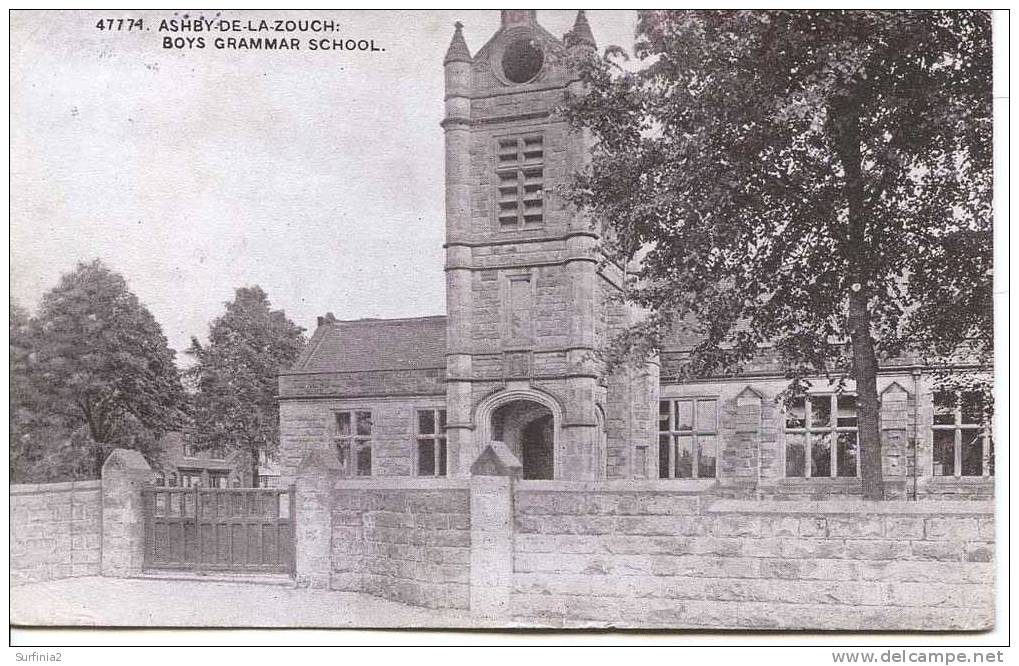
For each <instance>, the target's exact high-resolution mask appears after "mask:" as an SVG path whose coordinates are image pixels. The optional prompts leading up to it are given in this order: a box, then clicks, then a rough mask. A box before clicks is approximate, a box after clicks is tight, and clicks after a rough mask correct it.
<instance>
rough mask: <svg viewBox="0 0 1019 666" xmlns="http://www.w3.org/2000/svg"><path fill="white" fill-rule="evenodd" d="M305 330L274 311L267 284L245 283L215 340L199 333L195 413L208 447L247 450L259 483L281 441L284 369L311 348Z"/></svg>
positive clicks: (218, 324) (212, 334)
mask: <svg viewBox="0 0 1019 666" xmlns="http://www.w3.org/2000/svg"><path fill="white" fill-rule="evenodd" d="M303 333H304V329H303V328H301V327H299V326H297V325H296V324H294V323H293V322H292V321H290V320H289V319H288V318H287V316H286V313H284V312H283V311H282V310H273V309H271V304H270V302H269V297H268V295H266V293H265V292H264V291H263V290H262V289H261V288H260V287H257V286H255V287H242V288H240V289H237V290H236V292H235V296H234V300H233V301H231V302H229V303H226V312H225V313H224V314H222V315H221V316H219V317H217V318H216V319H215V320H214V321H213V322H212V324H211V325H210V327H209V342H208V344H205V345H203V344H201V343H200V342H199V341H198V339H197V338H192V339H191V347H190V348H189V349H188V351H187V353H188V354H189V355H191V356H192V357H193V358H194V359H195V361H196V362H195V365H194V366H193V367H191V368H190V369H189V370H188V376H189V379H190V380H191V382H192V383H193V387H194V395H193V396H192V400H191V404H192V410H191V412H192V418H193V427H194V431H195V435H196V441H197V445H198V446H199V447H200V448H204V449H208V448H212V447H222V448H224V449H225V450H228V451H240V452H241V453H243V454H244V455H245V456H246V457H247V459H248V461H249V463H250V465H251V475H252V483H253V484H255V483H257V482H258V467H259V462H260V461H259V459H260V457H262V456H268V457H274V456H275V454H276V451H277V449H278V447H279V407H278V405H277V403H276V392H277V388H276V387H277V374H278V372H279V371H280V370H282V369H286V368H288V367H290V366H291V365H292V364H293V363H294V362H295V361H296V360H297V357H298V355H299V354H300V352H301V349H302V347H303V346H304V334H303Z"/></svg>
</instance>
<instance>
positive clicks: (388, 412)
mask: <svg viewBox="0 0 1019 666" xmlns="http://www.w3.org/2000/svg"><path fill="white" fill-rule="evenodd" d="M445 406H446V400H445V396H444V395H438V396H436V395H427V394H426V395H419V396H406V397H388V398H387V397H381V396H380V397H362V398H353V397H351V398H344V399H338V398H333V399H318V400H308V401H303V400H302V401H296V400H287V401H282V402H281V403H280V477H281V483H283V484H284V485H285V484H288V483H290V482H291V480H292V479H293V478H294V474H295V472H296V469H297V466H298V465H299V464H300V462H301V460H302V459H303V458H304V456H306V455H307V454H308V453H310V452H312V451H324V452H327V453H328V454H329V455H331V456H333V457H334V458H335V457H336V449H335V438H336V412H337V411H339V410H345V411H368V412H371V415H372V435H371V442H372V475H373V476H404V477H406V476H410V475H411V474H413V473H414V460H413V455H414V447H415V436H414V419H415V411H416V410H418V409H443V408H445Z"/></svg>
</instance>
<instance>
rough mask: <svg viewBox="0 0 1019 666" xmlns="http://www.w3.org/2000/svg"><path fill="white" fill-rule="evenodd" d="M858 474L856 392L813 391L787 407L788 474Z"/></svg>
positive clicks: (786, 452)
mask: <svg viewBox="0 0 1019 666" xmlns="http://www.w3.org/2000/svg"><path fill="white" fill-rule="evenodd" d="M859 474H860V452H859V436H858V434H857V427H856V396H855V395H850V394H846V393H843V394H842V395H837V394H831V395H812V396H810V397H809V398H805V399H800V400H799V401H797V402H795V403H793V404H791V405H788V406H787V407H786V414H785V475H786V476H787V477H804V478H811V477H813V478H818V477H829V478H832V477H857V476H859Z"/></svg>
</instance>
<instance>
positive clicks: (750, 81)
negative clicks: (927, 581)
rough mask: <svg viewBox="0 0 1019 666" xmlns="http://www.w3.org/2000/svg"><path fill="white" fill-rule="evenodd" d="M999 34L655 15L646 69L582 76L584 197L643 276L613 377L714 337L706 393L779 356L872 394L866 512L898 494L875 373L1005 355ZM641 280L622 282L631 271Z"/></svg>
mask: <svg viewBox="0 0 1019 666" xmlns="http://www.w3.org/2000/svg"><path fill="white" fill-rule="evenodd" d="M990 34H991V28H990V17H989V16H988V15H987V14H986V13H983V12H979V11H938V12H926V11H851V12H847V11H837V12H836V11H685V12H684V11H651V12H642V13H641V15H640V19H639V22H638V28H637V40H636V44H635V54H636V55H637V56H638V57H639V59H640V61H639V63H638V64H637V66H636V67H635V68H633V67H631V69H635V71H629V72H628V71H624V67H623V66H621V65H620V64H619V63H618V55H619V50H618V49H611V50H610V51H608V52H607V53H606V56H605V57H602V58H598V57H595V56H594V55H593V53H592V54H591V55H590V56H588V57H587V58H583V59H581V61H580V62H578V63H577V65H578V67H579V68H580V71H581V76H582V78H583V80H584V81H585V83H586V91H587V92H586V94H585V95H582V96H578V97H577V98H575V99H573V100H571V101H570V102H569V103H568V104H567V105H566V108H565V109H564V112H565V114H566V116H567V117H568V118H569V119H570V120H571V121H572V122H573V123H574V124H575V125H576V126H579V127H584V128H588V129H589V130H590V131H591V133H592V135H593V137H594V138H595V139H596V147H595V150H594V155H593V161H592V164H591V166H590V168H589V169H588V170H586V171H585V172H584V173H582V174H580V175H579V176H578V177H577V179H576V181H575V183H574V184H573V185H572V186H571V187H570V188H569V189H568V192H567V196H568V198H569V199H570V200H572V201H573V202H574V203H575V204H577V205H578V206H579V207H580V208H582V209H585V210H587V211H588V212H589V213H590V214H591V215H592V217H594V218H596V219H601V220H604V222H605V224H606V238H607V240H606V249H607V251H608V253H609V254H610V256H611V257H612V258H614V259H615V260H617V261H618V262H620V263H624V262H627V261H629V260H630V259H632V258H634V257H636V258H639V259H640V260H641V268H640V270H639V272H638V273H637V275H636V276H635V278H634V280H633V283H632V284H631V285H630V286H629V292H628V297H629V298H630V299H632V300H633V301H634V302H635V303H636V304H638V305H640V306H642V307H644V308H646V309H647V310H648V311H649V312H650V315H649V317H648V318H647V320H646V321H644V322H642V323H641V324H639V325H638V326H635V327H634V328H633V329H632V330H630V331H629V332H628V333H627V334H625V335H623V336H621V337H620V338H619V339H618V340H617V341H616V343H615V344H614V345H613V349H612V350H611V351H612V352H613V358H619V357H622V356H626V355H630V354H643V353H647V352H649V351H653V350H654V349H657V348H660V345H661V344H662V341H663V340H664V339H665V338H667V337H668V336H669V335H672V334H676V333H677V332H679V333H689V334H693V335H694V336H695V337H697V338H698V339H699V340H700V343H699V344H697V345H696V347H695V348H694V349H693V351H692V353H691V354H690V356H689V359H688V363H687V365H686V371H687V372H689V373H692V374H702V373H708V372H718V371H723V372H736V373H738V372H739V371H740V370H741V368H742V367H743V366H744V365H745V364H746V363H747V362H748V361H749V360H751V359H752V358H754V357H755V356H757V355H758V354H760V353H761V349H762V345H764V344H765V343H767V344H770V345H772V351H773V352H774V353H775V354H776V355H777V356H778V358H779V359H781V360H782V361H783V362H784V363H785V364H786V366H787V367H788V368H789V371H788V372H789V376H790V378H791V379H792V382H791V391H792V392H793V393H796V392H802V391H803V389H804V388H805V381H806V378H807V377H808V376H811V375H816V374H819V373H820V374H824V375H826V376H827V377H828V378H829V379H830V380H831V381H832V382H833V383H834V384H835V385H837V386H840V387H841V386H842V385H844V380H845V379H846V377H847V376H851V377H852V378H854V379H855V380H856V387H857V389H856V390H857V395H858V417H859V419H858V422H859V433H860V442H861V449H862V450H861V470H862V477H863V490H864V496H865V497H866V498H868V499H880V498H881V497H882V496H883V483H882V471H881V442H880V437H879V424H878V394H877V383H876V371H877V367H878V363H879V360H880V359H882V358H887V357H891V356H895V355H898V354H901V353H902V352H903V351H907V350H913V351H915V350H918V349H919V350H923V353H925V354H927V353H929V354H930V355H932V356H937V357H939V358H942V359H953V358H954V359H956V360H958V358H961V357H966V356H968V357H972V355H973V353H974V352H975V353H976V354H977V356H978V358H979V357H981V356H982V357H983V358H984V359H986V360H989V358H990V353H991V38H990ZM624 265H625V264H624Z"/></svg>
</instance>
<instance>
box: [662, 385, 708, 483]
mask: <svg viewBox="0 0 1019 666" xmlns="http://www.w3.org/2000/svg"><path fill="white" fill-rule="evenodd" d="M717 461H718V401H717V400H716V399H714V398H688V399H682V400H662V401H660V402H659V406H658V476H659V478H662V479H705V478H712V479H713V478H715V475H716V474H717V468H718V464H717Z"/></svg>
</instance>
